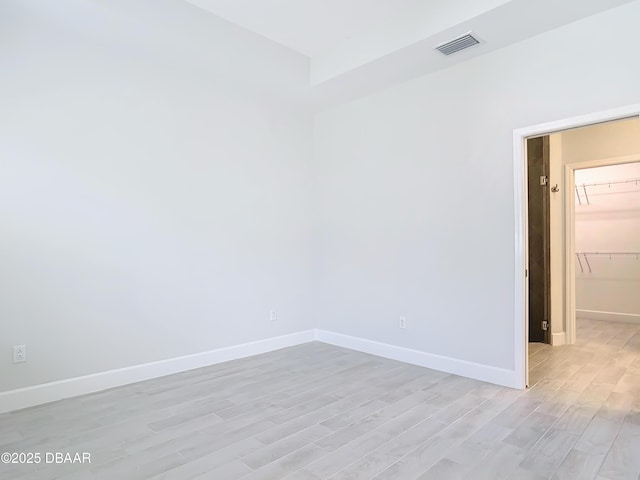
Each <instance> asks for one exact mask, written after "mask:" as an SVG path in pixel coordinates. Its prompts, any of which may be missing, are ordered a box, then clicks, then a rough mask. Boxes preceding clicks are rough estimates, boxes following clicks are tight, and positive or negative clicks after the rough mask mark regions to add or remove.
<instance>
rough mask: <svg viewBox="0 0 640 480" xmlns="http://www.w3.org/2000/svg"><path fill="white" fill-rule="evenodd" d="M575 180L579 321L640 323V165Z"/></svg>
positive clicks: (590, 172) (586, 173)
mask: <svg viewBox="0 0 640 480" xmlns="http://www.w3.org/2000/svg"><path fill="white" fill-rule="evenodd" d="M575 179H576V192H575V201H576V209H575V242H576V315H577V318H578V319H580V318H597V319H603V320H619V321H634V322H638V323H640V295H639V294H638V292H640V162H637V163H632V164H624V165H613V166H607V167H599V168H589V169H584V170H577V171H576V175H575Z"/></svg>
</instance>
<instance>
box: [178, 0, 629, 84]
mask: <svg viewBox="0 0 640 480" xmlns="http://www.w3.org/2000/svg"><path fill="white" fill-rule="evenodd" d="M185 1H187V2H189V3H191V4H193V5H196V6H197V7H200V8H201V9H204V10H206V11H208V12H211V13H213V14H215V15H216V16H218V17H220V18H222V19H224V20H226V21H228V22H231V23H234V24H236V25H239V26H241V27H243V28H245V29H247V30H250V31H252V32H254V33H257V34H259V35H261V36H263V37H266V38H267V39H269V40H272V41H274V42H277V43H279V44H281V45H283V46H285V47H287V48H289V49H291V50H294V51H296V52H298V53H300V54H302V55H305V56H307V57H309V59H310V82H309V83H310V86H311V87H313V88H314V89H316V90H322V91H327V92H330V93H329V94H330V95H333V93H331V92H332V91H337V90H340V89H341V90H344V86H343V85H338V84H339V83H342V84H349V85H350V89H351V90H353V88H356V89H358V90H361V89H362V88H363V87H364V88H365V89H367V88H373V89H378V88H382V87H385V86H388V85H389V84H392V83H397V82H398V81H403V80H407V79H408V78H411V77H412V76H416V75H421V74H425V73H430V72H433V71H436V70H439V69H442V68H447V67H448V66H450V65H452V64H454V63H458V62H460V61H465V60H468V59H469V58H472V57H474V56H478V55H482V54H484V53H488V52H490V51H492V50H495V49H498V48H502V47H504V46H507V45H510V44H512V43H515V42H519V41H521V40H524V39H526V38H529V37H532V36H535V35H538V34H541V33H544V32H546V31H548V30H551V29H554V28H558V27H560V26H563V25H565V24H568V23H571V22H574V21H577V20H579V19H581V18H584V17H587V16H590V15H593V14H596V13H599V12H602V11H604V10H608V9H611V8H614V7H617V6H619V5H622V4H624V3H627V2H629V1H632V0H562V1H560V2H558V1H557V0H185ZM469 31H473V33H474V35H476V36H477V37H478V38H479V39H480V40H481V43H480V45H479V46H475V47H472V48H470V49H468V50H465V51H463V52H460V53H456V54H454V55H452V56H451V57H444V56H442V55H441V54H439V53H438V52H435V51H434V47H435V46H436V45H438V44H439V43H442V42H445V41H448V40H451V39H453V38H455V37H456V36H459V35H461V34H464V33H467V32H469Z"/></svg>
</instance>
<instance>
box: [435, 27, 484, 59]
mask: <svg viewBox="0 0 640 480" xmlns="http://www.w3.org/2000/svg"><path fill="white" fill-rule="evenodd" d="M479 43H480V41H479V40H478V39H477V38H476V37H474V36H473V35H471V32H469V33H465V34H464V35H462V36H460V37H457V38H454V39H453V40H451V41H449V42H446V43H441V44H440V45H438V46H437V47H436V50H439V51H440V53H443V54H445V55H451V54H452V53H456V52H459V51H460V50H464V49H465V48H469V47H472V46H474V45H478V44H479Z"/></svg>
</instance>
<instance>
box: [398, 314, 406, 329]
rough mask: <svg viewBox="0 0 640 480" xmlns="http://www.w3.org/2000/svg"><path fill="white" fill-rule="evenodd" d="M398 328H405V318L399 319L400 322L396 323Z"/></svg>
mask: <svg viewBox="0 0 640 480" xmlns="http://www.w3.org/2000/svg"><path fill="white" fill-rule="evenodd" d="M398 326H399V327H400V328H403V329H404V328H407V317H400V322H398Z"/></svg>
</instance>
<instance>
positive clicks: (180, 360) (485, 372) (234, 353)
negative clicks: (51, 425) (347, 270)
mask: <svg viewBox="0 0 640 480" xmlns="http://www.w3.org/2000/svg"><path fill="white" fill-rule="evenodd" d="M314 340H317V341H320V342H323V343H328V344H331V345H336V346H339V347H344V348H349V349H351V350H356V351H359V352H364V353H369V354H371V355H377V356H379V357H384V358H390V359H392V360H398V361H400V362H405V363H409V364H412V365H418V366H420V367H426V368H431V369H434V370H440V371H443V372H447V373H453V374H455V375H460V376H463V377H469V378H474V379H476V380H481V381H484V382H490V383H495V384H497V385H503V386H506V387H511V388H519V386H518V382H517V378H516V375H515V372H514V371H513V370H505V369H502V368H497V367H492V366H489V365H482V364H479V363H474V362H468V361H466V360H458V359H455V358H450V357H445V356H442V355H435V354H432V353H426V352H421V351H419V350H412V349H409V348H404V347H399V346H396V345H389V344H386V343H380V342H376V341H373V340H367V339H364V338H357V337H351V336H349V335H343V334H341V333H334V332H328V331H325V330H306V331H303V332H298V333H292V334H290V335H283V336H281V337H274V338H267V339H265V340H258V341H256V342H251V343H244V344H242V345H234V346H231V347H226V348H219V349H217V350H211V351H209V352H202V353H196V354H193V355H186V356H183V357H177V358H170V359H167V360H160V361H158V362H152V363H145V364H142V365H134V366H132V367H126V368H120V369H117V370H109V371H106V372H100V373H95V374H92V375H85V376H82V377H75V378H69V379H66V380H59V381H56V382H50V383H44V384H41V385H34V386H32V387H26V388H20V389H17V390H10V391H7V392H0V413H5V412H10V411H14V410H19V409H23V408H28V407H33V406H35V405H41V404H44V403H49V402H55V401H57V400H62V399H64V398H70V397H76V396H79V395H85V394H88V393H93V392H98V391H100V390H106V389H108V388H113V387H120V386H123V385H128V384H131V383H135V382H141V381H144V380H150V379H152V378H158V377H164V376H165V375H171V374H174V373H180V372H185V371H187V370H193V369H195V368H201V367H206V366H209V365H215V364H217V363H222V362H228V361H230V360H237V359H240V358H246V357H250V356H253V355H259V354H261V353H267V352H271V351H274V350H279V349H281V348H286V347H292V346H294V345H300V344H302V343H307V342H312V341H314Z"/></svg>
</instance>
